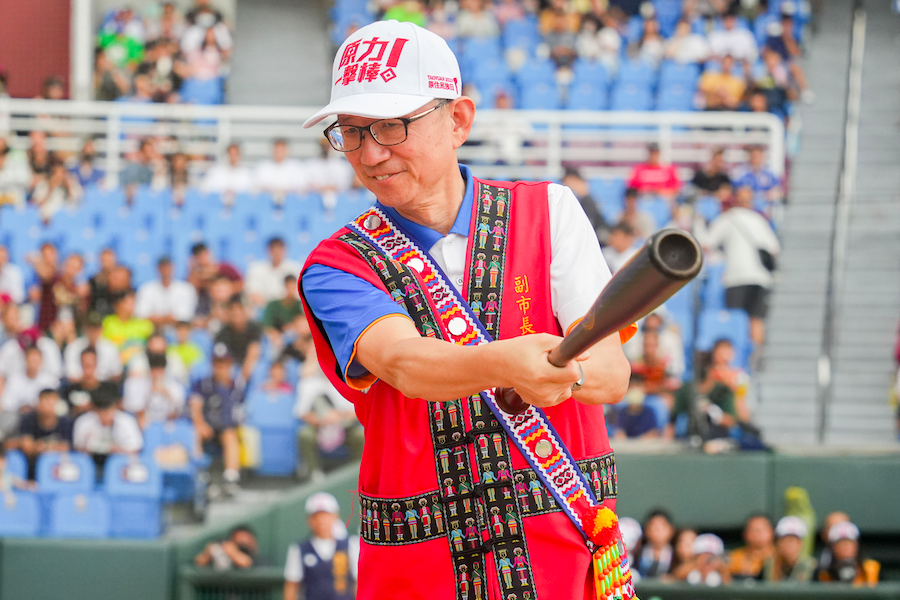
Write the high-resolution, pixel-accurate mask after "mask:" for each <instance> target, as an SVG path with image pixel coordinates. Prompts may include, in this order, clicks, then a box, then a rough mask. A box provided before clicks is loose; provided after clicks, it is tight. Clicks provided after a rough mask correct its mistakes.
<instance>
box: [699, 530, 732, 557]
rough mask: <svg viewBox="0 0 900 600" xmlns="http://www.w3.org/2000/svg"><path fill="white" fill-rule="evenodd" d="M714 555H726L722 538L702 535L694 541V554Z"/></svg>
mask: <svg viewBox="0 0 900 600" xmlns="http://www.w3.org/2000/svg"><path fill="white" fill-rule="evenodd" d="M706 553H709V554H714V555H715V556H722V555H723V554H725V543H724V542H723V541H722V538H720V537H719V536H717V535H716V534H714V533H702V534H700V535H698V536H697V539H695V540H694V554H696V555H698V556H699V555H700V554H706Z"/></svg>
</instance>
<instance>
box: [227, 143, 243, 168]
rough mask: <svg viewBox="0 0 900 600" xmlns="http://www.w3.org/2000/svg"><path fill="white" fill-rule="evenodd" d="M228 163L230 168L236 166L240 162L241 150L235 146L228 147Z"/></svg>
mask: <svg viewBox="0 0 900 600" xmlns="http://www.w3.org/2000/svg"><path fill="white" fill-rule="evenodd" d="M228 162H229V163H230V164H231V166H232V167H236V166H238V164H239V163H240V162H241V149H240V148H238V147H237V146H228Z"/></svg>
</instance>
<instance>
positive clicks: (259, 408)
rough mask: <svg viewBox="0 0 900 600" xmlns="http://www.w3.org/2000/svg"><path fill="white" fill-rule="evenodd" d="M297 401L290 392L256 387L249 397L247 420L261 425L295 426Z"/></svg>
mask: <svg viewBox="0 0 900 600" xmlns="http://www.w3.org/2000/svg"><path fill="white" fill-rule="evenodd" d="M295 403H296V396H295V395H294V394H292V393H290V392H269V391H265V390H262V389H256V390H254V391H253V392H251V393H250V395H249V396H248V398H247V420H248V422H249V423H252V424H253V425H257V426H260V427H290V428H295V427H296V419H295V418H294V404H295Z"/></svg>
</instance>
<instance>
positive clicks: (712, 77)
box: [697, 54, 747, 110]
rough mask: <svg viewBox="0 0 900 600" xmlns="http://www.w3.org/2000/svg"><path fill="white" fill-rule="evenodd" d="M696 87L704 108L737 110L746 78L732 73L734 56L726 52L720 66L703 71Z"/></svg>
mask: <svg viewBox="0 0 900 600" xmlns="http://www.w3.org/2000/svg"><path fill="white" fill-rule="evenodd" d="M697 88H698V89H699V90H700V93H701V94H702V96H703V101H704V103H703V107H704V108H705V109H706V110H737V109H738V107H739V106H740V104H741V100H742V99H743V97H744V92H745V91H746V89H747V78H746V77H743V76H738V75H735V74H734V57H732V56H731V55H727V54H726V55H725V56H723V57H722V64H721V68H720V69H718V70H715V69H709V70H707V71H706V72H705V73H703V75H702V76H701V77H700V81H698V82H697Z"/></svg>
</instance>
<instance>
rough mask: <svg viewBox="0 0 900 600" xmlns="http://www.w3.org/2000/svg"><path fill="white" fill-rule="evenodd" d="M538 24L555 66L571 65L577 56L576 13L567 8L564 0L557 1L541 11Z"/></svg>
mask: <svg viewBox="0 0 900 600" xmlns="http://www.w3.org/2000/svg"><path fill="white" fill-rule="evenodd" d="M560 5H562V6H560ZM540 26H541V34H542V35H543V36H544V42H545V43H546V44H547V46H548V47H549V48H550V58H552V59H553V62H554V63H556V66H557V67H559V68H568V67H571V66H572V63H574V62H575V59H576V58H578V49H577V43H578V37H577V34H578V26H579V18H578V15H577V14H575V13H574V12H570V11H569V10H567V9H566V8H565V2H564V1H557V2H555V3H554V4H551V6H550V7H549V8H546V9H544V10H543V12H541V21H540Z"/></svg>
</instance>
